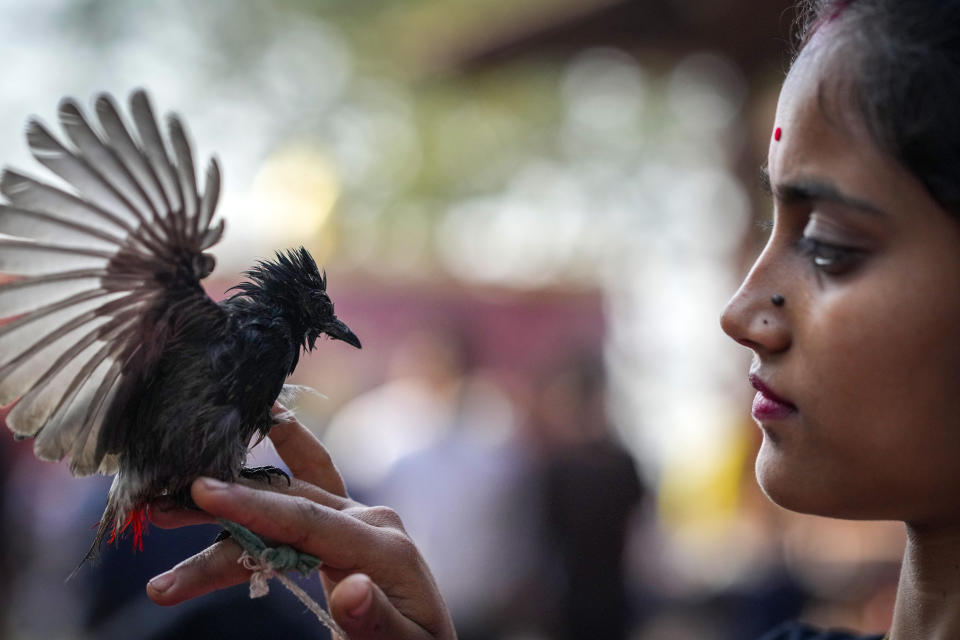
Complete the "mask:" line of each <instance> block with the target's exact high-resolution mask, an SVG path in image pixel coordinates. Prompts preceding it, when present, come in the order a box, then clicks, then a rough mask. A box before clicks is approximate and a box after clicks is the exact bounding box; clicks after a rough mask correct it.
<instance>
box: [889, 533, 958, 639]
mask: <svg viewBox="0 0 960 640" xmlns="http://www.w3.org/2000/svg"><path fill="white" fill-rule="evenodd" d="M890 638H891V640H919V639H921V638H922V639H924V640H948V639H952V638H960V526H954V527H939V528H932V527H923V528H921V527H913V526H911V525H907V547H906V551H905V552H904V554H903V567H902V568H901V570H900V582H899V585H898V587H897V604H896V606H895V607H894V611H893V626H892V627H891V630H890Z"/></svg>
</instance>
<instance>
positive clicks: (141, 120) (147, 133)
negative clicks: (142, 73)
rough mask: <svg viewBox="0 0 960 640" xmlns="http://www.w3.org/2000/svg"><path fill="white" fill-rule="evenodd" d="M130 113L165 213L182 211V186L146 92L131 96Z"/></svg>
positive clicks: (137, 92)
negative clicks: (163, 204) (151, 170)
mask: <svg viewBox="0 0 960 640" xmlns="http://www.w3.org/2000/svg"><path fill="white" fill-rule="evenodd" d="M130 113H131V114H132V115H133V121H134V123H135V124H136V126H137V133H139V134H140V143H141V144H142V145H143V152H144V155H145V156H146V157H147V161H148V163H149V164H150V166H151V167H152V168H153V173H154V175H155V176H156V177H157V182H159V184H160V189H161V190H162V192H163V195H164V198H165V200H166V204H167V206H166V208H165V211H166V212H167V213H171V212H175V211H179V210H182V209H183V199H182V198H181V196H180V184H179V183H178V182H177V179H176V175H175V174H174V172H173V167H171V166H170V159H169V157H168V156H167V150H166V148H165V147H164V144H163V138H161V137H160V129H159V128H157V119H156V118H155V117H154V115H153V107H151V106H150V99H149V98H147V94H146V92H145V91H143V90H139V91H135V92H134V93H133V95H132V96H130Z"/></svg>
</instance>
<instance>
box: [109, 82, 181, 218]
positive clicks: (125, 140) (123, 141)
mask: <svg viewBox="0 0 960 640" xmlns="http://www.w3.org/2000/svg"><path fill="white" fill-rule="evenodd" d="M95 109H96V111H97V118H98V119H99V120H100V126H101V127H102V128H103V130H104V133H105V134H106V142H107V144H108V145H109V146H110V148H111V149H113V151H114V152H115V153H116V154H117V156H118V157H119V158H120V159H121V161H122V162H123V164H124V165H125V166H126V167H127V168H128V169H129V170H130V173H131V174H132V175H133V177H134V179H135V180H136V181H137V183H138V184H139V185H140V188H141V189H143V191H144V193H145V194H146V195H147V198H148V200H149V201H150V203H151V208H152V211H153V214H154V216H155V217H159V216H161V215H162V214H163V213H164V212H166V211H167V208H168V205H167V201H166V198H165V197H164V195H163V190H162V188H161V187H160V183H159V182H158V181H157V177H156V176H155V175H154V174H153V169H151V168H150V165H149V164H148V163H147V161H146V159H145V158H144V157H143V154H141V153H140V149H139V148H137V145H136V143H135V142H134V141H133V138H132V137H131V136H130V132H129V131H128V130H127V126H126V124H124V122H123V117H122V116H121V115H120V112H119V111H118V110H117V107H116V105H115V104H114V101H113V98H112V97H111V96H109V95H106V94H103V95H101V96H99V97H98V98H97V100H96V103H95Z"/></svg>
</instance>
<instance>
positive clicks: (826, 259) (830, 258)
mask: <svg viewBox="0 0 960 640" xmlns="http://www.w3.org/2000/svg"><path fill="white" fill-rule="evenodd" d="M797 248H798V250H799V251H800V253H801V254H802V255H804V256H807V257H809V258H811V260H812V262H813V265H814V266H815V267H816V268H817V269H819V270H821V271H823V272H825V273H828V274H830V275H841V274H843V273H846V272H848V271H850V270H852V269H853V268H854V267H856V266H857V265H858V264H859V262H860V260H861V259H862V258H863V255H864V252H863V250H861V249H855V248H853V247H844V246H842V245H837V244H831V243H829V242H823V241H821V240H816V239H814V238H810V237H808V236H803V237H801V238H800V240H799V241H797Z"/></svg>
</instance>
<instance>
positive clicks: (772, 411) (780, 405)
mask: <svg viewBox="0 0 960 640" xmlns="http://www.w3.org/2000/svg"><path fill="white" fill-rule="evenodd" d="M750 384H751V385H753V388H754V389H756V390H757V395H756V396H755V397H754V399H753V410H752V412H751V413H752V414H753V417H754V419H755V420H757V421H759V422H764V421H767V420H783V419H784V418H787V417H789V416H791V415H793V414H794V413H796V412H797V407H796V406H795V405H794V404H793V403H791V402H790V401H789V400H786V399H784V398H781V397H780V396H778V395H777V394H776V393H774V392H773V390H772V389H770V387H768V386H767V385H766V384H764V382H763V381H762V380H761V379H760V377H759V376H757V375H751V376H750Z"/></svg>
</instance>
